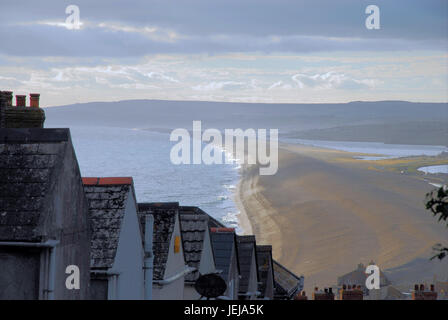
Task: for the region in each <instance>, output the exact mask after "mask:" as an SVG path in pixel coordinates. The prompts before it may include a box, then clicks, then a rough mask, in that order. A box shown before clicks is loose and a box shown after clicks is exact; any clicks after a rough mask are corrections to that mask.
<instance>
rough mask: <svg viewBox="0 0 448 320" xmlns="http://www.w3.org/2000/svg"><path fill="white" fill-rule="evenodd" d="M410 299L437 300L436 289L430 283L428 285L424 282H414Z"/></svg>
mask: <svg viewBox="0 0 448 320" xmlns="http://www.w3.org/2000/svg"><path fill="white" fill-rule="evenodd" d="M412 300H437V291H436V290H435V286H434V285H433V284H431V285H430V286H429V287H428V286H426V285H424V284H420V285H418V284H416V285H415V286H414V291H413V292H412Z"/></svg>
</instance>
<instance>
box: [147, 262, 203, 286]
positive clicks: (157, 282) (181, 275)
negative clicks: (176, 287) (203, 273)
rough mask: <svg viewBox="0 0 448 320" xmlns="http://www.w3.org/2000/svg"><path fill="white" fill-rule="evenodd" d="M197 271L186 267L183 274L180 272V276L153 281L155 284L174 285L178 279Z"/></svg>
mask: <svg viewBox="0 0 448 320" xmlns="http://www.w3.org/2000/svg"><path fill="white" fill-rule="evenodd" d="M194 271H196V268H193V267H189V266H185V269H184V270H182V271H181V272H179V273H178V274H175V275H174V276H172V277H169V278H168V279H163V280H153V283H155V284H158V285H161V286H164V285H167V284H170V283H173V282H174V281H176V280H177V279H180V278H182V277H183V276H185V275H187V274H189V273H191V272H194Z"/></svg>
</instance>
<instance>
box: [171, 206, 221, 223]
mask: <svg viewBox="0 0 448 320" xmlns="http://www.w3.org/2000/svg"><path fill="white" fill-rule="evenodd" d="M179 212H180V213H190V214H202V215H204V216H207V217H208V226H209V228H227V227H226V226H225V225H224V224H223V223H221V222H220V221H218V220H216V219H215V218H213V217H212V216H210V215H209V214H208V213H206V212H205V211H204V210H202V209H201V208H199V207H194V206H179Z"/></svg>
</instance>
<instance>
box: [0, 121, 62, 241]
mask: <svg viewBox="0 0 448 320" xmlns="http://www.w3.org/2000/svg"><path fill="white" fill-rule="evenodd" d="M69 145H71V142H70V132H69V130H68V129H37V128H34V129H0V240H1V241H43V240H44V238H45V236H46V231H44V230H42V229H43V228H42V224H43V223H44V222H45V220H46V218H47V215H48V214H50V213H49V212H50V210H49V209H48V208H49V207H50V205H49V204H48V203H49V202H50V201H52V196H53V193H52V188H54V187H55V184H56V180H57V178H58V177H59V174H60V170H61V168H62V162H63V159H64V155H65V152H66V150H67V149H66V148H67V146H69Z"/></svg>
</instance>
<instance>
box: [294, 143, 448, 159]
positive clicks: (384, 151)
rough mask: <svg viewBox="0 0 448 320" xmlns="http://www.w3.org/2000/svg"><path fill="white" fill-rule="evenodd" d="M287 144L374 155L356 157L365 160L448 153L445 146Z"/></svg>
mask: <svg viewBox="0 0 448 320" xmlns="http://www.w3.org/2000/svg"><path fill="white" fill-rule="evenodd" d="M285 140H286V139H285ZM286 142H289V143H299V144H304V145H311V146H315V147H320V148H327V149H335V150H341V151H347V152H355V153H366V154H371V155H372V156H359V157H356V158H358V159H363V160H381V159H393V158H400V157H410V156H422V155H425V156H436V155H438V154H440V153H442V152H448V148H447V147H445V146H425V145H406V144H385V143H382V142H352V141H324V140H322V141H321V140H304V139H287V141H286Z"/></svg>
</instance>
